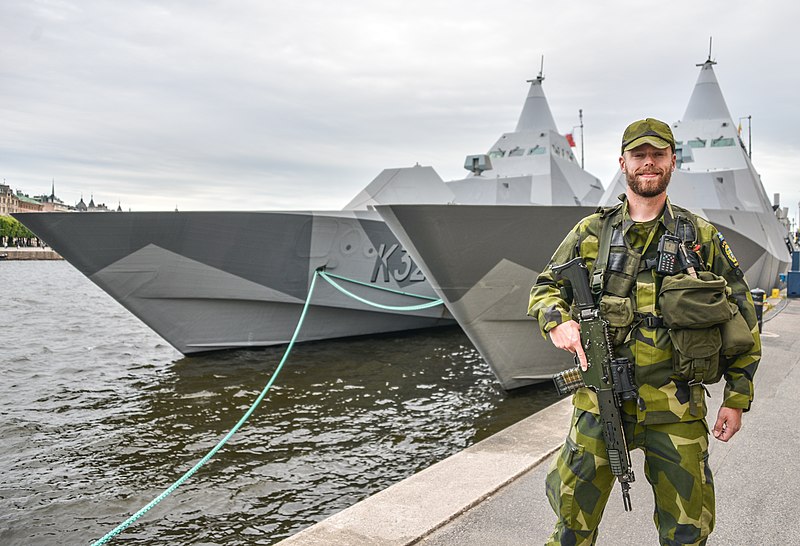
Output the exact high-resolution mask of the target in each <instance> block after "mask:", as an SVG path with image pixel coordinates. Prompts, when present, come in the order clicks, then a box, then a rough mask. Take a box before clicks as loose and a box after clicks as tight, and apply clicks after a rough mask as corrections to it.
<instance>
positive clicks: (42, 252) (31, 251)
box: [0, 247, 63, 260]
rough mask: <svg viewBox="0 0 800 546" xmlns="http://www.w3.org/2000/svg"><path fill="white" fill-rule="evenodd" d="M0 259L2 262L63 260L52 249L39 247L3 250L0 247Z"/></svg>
mask: <svg viewBox="0 0 800 546" xmlns="http://www.w3.org/2000/svg"><path fill="white" fill-rule="evenodd" d="M0 259H2V260H63V258H62V257H61V256H60V255H59V254H58V252H56V251H55V250H53V249H52V248H41V247H20V248H11V247H9V248H3V247H0Z"/></svg>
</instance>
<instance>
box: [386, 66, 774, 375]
mask: <svg viewBox="0 0 800 546" xmlns="http://www.w3.org/2000/svg"><path fill="white" fill-rule="evenodd" d="M714 64H715V63H714V62H713V61H711V59H710V58H709V60H708V61H706V62H705V63H702V64H700V65H698V66H700V67H701V69H700V75H699V77H698V79H697V83H696V85H695V87H694V91H693V93H692V95H691V98H690V100H689V105H688V107H687V108H686V113H685V114H684V116H683V119H682V120H681V121H679V122H676V123H675V124H674V125H673V131H674V134H675V138H676V140H677V150H676V153H677V155H678V168H677V170H676V171H675V172H674V173H673V176H672V181H671V183H670V187H669V193H670V197H671V199H672V200H673V202H675V203H676V204H680V205H683V206H687V207H689V208H690V209H692V210H693V211H694V212H696V213H697V214H700V215H701V216H704V217H706V218H708V219H709V220H711V222H713V223H714V224H715V225H716V226H717V227H718V228H719V229H720V231H721V232H722V233H723V235H724V236H725V238H726V239H727V240H728V241H729V242H730V244H731V246H732V248H733V249H735V251H736V256H737V258H738V259H739V262H740V263H741V265H742V269H743V270H744V272H745V276H746V278H747V280H748V282H749V284H750V286H751V287H761V288H763V289H769V288H771V287H773V286H775V285H776V283H777V282H778V275H779V273H781V272H783V271H785V270H786V268H787V266H788V262H789V259H790V255H789V251H788V249H787V242H786V240H787V239H786V236H787V233H786V229H785V227H784V226H782V225H781V224H780V223H779V221H778V219H777V218H776V215H775V213H774V212H773V207H772V206H771V205H770V202H769V200H768V199H767V196H766V193H765V191H764V188H763V186H762V185H761V179H760V176H759V175H758V173H757V172H756V170H755V168H754V167H753V165H752V163H751V161H750V157H749V155H748V153H747V151H746V149H745V147H744V144H743V142H742V141H741V139H740V138H739V134H738V132H737V129H736V125H735V124H734V123H733V121H732V118H731V115H730V112H729V111H728V107H727V105H726V103H725V100H724V98H723V96H722V92H721V90H720V87H719V83H718V82H717V79H716V76H715V74H714V68H713V66H714ZM624 191H625V179H624V175H623V174H622V173H620V174H619V176H617V177H616V178H615V180H614V181H613V182H612V184H611V185H610V186H609V188H608V189H607V191H606V192H605V194H604V197H603V199H602V202H603V203H604V204H613V203H616V202H617V201H616V196H617V195H619V194H620V193H623V192H624ZM378 210H379V212H380V213H381V215H382V216H383V218H384V219H385V220H386V222H387V224H388V225H389V227H390V228H391V229H392V231H393V232H394V233H395V235H397V238H398V239H399V240H400V242H401V244H402V245H403V246H404V247H405V248H406V249H408V250H409V252H410V253H411V255H412V256H414V259H415V260H417V263H418V264H420V267H421V269H422V270H423V272H424V273H425V274H426V276H427V278H428V279H429V280H430V282H431V283H432V285H433V287H434V289H435V290H436V292H437V293H438V294H439V295H440V296H441V297H442V298H443V299H444V301H445V303H446V304H447V306H448V308H449V309H450V311H451V312H452V314H453V316H454V317H455V318H456V320H458V322H459V324H460V325H461V326H462V328H463V329H464V331H465V332H466V333H467V335H468V336H469V338H470V340H471V341H472V342H473V344H474V345H475V347H476V348H477V349H478V351H479V352H480V353H481V355H482V356H483V358H484V359H485V360H486V361H487V362H488V363H489V365H490V367H491V368H492V370H493V371H494V372H495V375H496V376H497V378H498V380H499V382H500V383H501V385H502V386H503V387H504V388H506V389H513V388H516V387H521V386H524V385H526V384H530V383H533V382H536V381H542V380H545V379H549V378H550V377H551V376H552V374H553V373H555V372H557V371H560V370H563V369H566V368H567V367H569V366H571V365H572V361H571V358H570V357H569V355H568V354H567V353H566V352H564V351H560V350H557V349H555V348H554V347H553V345H552V344H551V343H550V342H549V341H548V340H545V339H544V338H543V337H542V336H541V334H539V332H538V329H537V327H536V325H535V324H534V323H533V322H532V319H530V318H529V317H527V316H526V312H527V304H528V294H529V291H530V288H531V286H532V285H533V283H534V281H535V280H536V276H537V275H538V273H539V272H541V270H542V269H543V268H544V267H545V266H546V264H547V262H548V261H549V259H550V256H552V254H553V252H554V251H555V248H556V246H557V245H558V244H559V243H560V241H561V239H562V238H563V236H564V235H565V234H566V233H567V232H568V230H569V229H571V228H572V227H573V226H574V225H575V224H576V223H577V221H578V220H579V219H580V218H581V217H583V216H585V215H586V214H588V213H590V212H592V211H591V210H589V209H586V208H582V207H571V208H570V207H567V208H564V209H559V208H557V207H555V208H554V207H537V206H507V207H498V206H494V207H486V206H480V205H478V206H466V205H459V206H441V205H430V204H420V205H386V206H381V207H378Z"/></svg>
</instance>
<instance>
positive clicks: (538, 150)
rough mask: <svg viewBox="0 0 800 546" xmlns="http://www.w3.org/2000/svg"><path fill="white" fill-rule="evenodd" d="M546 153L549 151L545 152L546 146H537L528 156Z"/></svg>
mask: <svg viewBox="0 0 800 546" xmlns="http://www.w3.org/2000/svg"><path fill="white" fill-rule="evenodd" d="M546 151H547V150H545V148H544V146H539V145H538V144H537V145H536V147H535V148H531V150H530V151H529V152H528V155H542V154H543V153H545V152H546Z"/></svg>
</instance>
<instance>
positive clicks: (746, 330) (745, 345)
mask: <svg viewBox="0 0 800 546" xmlns="http://www.w3.org/2000/svg"><path fill="white" fill-rule="evenodd" d="M731 310H732V311H733V318H732V319H731V320H729V321H728V322H724V323H722V324H720V326H719V330H720V333H721V334H722V350H721V351H720V353H721V354H722V356H724V357H727V358H731V357H734V356H737V355H740V354H744V353H746V352H747V351H749V350H750V349H752V348H753V345H755V341H754V340H753V332H752V331H750V327H749V326H748V325H747V321H746V320H744V317H743V316H742V314H741V313H740V312H739V308H738V307H737V306H736V305H734V304H731Z"/></svg>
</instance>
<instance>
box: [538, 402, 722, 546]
mask: <svg viewBox="0 0 800 546" xmlns="http://www.w3.org/2000/svg"><path fill="white" fill-rule="evenodd" d="M624 427H625V437H626V439H627V441H628V446H629V448H630V449H635V448H638V449H642V450H643V451H644V454H645V465H644V472H645V477H646V478H647V481H648V482H650V485H651V486H652V488H653V495H654V497H655V513H654V514H653V519H654V521H655V524H656V527H657V528H658V534H659V539H660V543H661V544H662V545H669V546H675V545H678V544H681V545H688V544H698V545H704V544H705V543H706V538H707V537H708V535H709V534H710V533H711V531H712V529H713V528H714V481H713V478H712V476H711V469H710V468H709V465H708V425H707V424H706V422H705V420H699V421H692V422H689V423H672V424H666V425H647V426H644V425H640V424H638V423H633V422H625V424H624ZM616 483H617V481H616V478H615V477H614V476H613V474H611V468H610V467H609V464H608V459H607V455H606V449H605V441H604V440H603V434H602V429H601V427H600V422H599V420H598V416H597V415H595V414H593V413H590V412H587V411H583V410H579V409H577V408H576V409H575V413H574V414H573V417H572V424H571V426H570V430H569V435H568V436H567V439H566V442H565V444H564V447H563V448H562V449H561V452H560V454H559V456H558V457H557V458H556V459H555V460H554V461H553V465H552V466H551V468H550V472H549V473H548V475H547V480H546V488H547V497H548V500H549V501H550V505H551V506H552V507H553V510H554V511H555V513H556V515H557V516H558V523H557V524H556V529H555V531H554V532H553V534H552V536H551V537H550V539H549V540H548V542H547V544H548V545H553V544H561V545H567V544H568V545H573V546H578V545H589V544H594V543H595V541H596V540H597V527H598V525H599V524H600V519H601V517H602V516H603V510H604V509H605V506H606V502H607V501H608V497H609V494H610V493H611V491H612V489H613V488H614V486H615V484H616Z"/></svg>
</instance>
